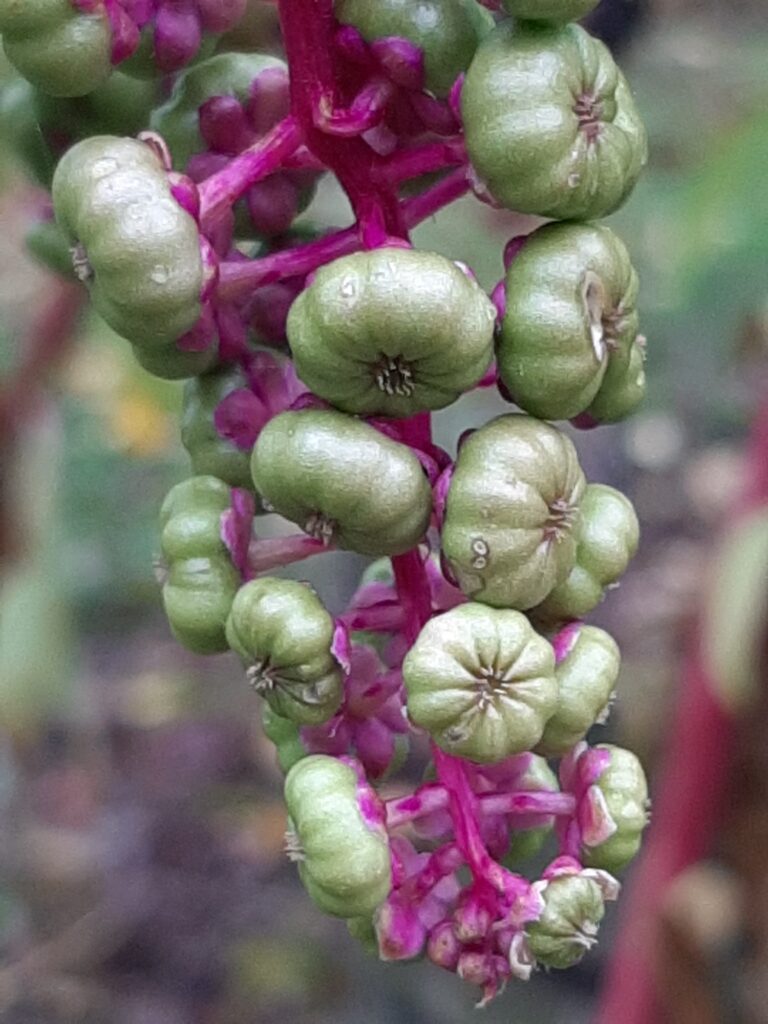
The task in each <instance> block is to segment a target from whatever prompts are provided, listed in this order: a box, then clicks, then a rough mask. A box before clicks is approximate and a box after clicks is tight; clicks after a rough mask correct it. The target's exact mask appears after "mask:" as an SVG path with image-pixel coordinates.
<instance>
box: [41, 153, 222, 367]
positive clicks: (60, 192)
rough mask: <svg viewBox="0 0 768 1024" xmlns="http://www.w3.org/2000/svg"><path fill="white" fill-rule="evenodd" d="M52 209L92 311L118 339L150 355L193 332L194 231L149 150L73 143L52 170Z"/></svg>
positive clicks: (198, 267)
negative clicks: (72, 250) (86, 289)
mask: <svg viewBox="0 0 768 1024" xmlns="http://www.w3.org/2000/svg"><path fill="white" fill-rule="evenodd" d="M53 205H54V210H55V212H56V219H57V221H58V222H59V224H60V225H61V227H62V229H63V230H64V232H65V234H66V235H67V236H68V237H69V238H70V240H71V242H72V244H73V245H74V246H75V263H76V269H77V270H78V271H79V276H80V277H81V279H82V280H84V281H85V282H86V283H87V284H88V287H89V290H90V292H91V298H92V300H93V304H94V306H95V308H96V309H97V311H98V312H99V313H101V315H102V316H103V317H104V319H105V320H106V321H107V323H108V324H109V325H110V327H112V328H113V329H114V330H115V331H117V333H118V334H122V335H123V337H125V338H128V340H129V341H132V342H134V343H135V344H136V345H137V346H141V347H142V348H146V349H149V348H156V349H157V348H159V347H162V346H166V347H167V346H169V345H170V344H171V343H173V342H174V341H175V340H176V339H177V338H178V337H180V336H181V335H183V334H185V333H186V332H187V331H188V330H190V328H191V327H193V326H194V324H195V323H196V321H197V320H198V318H199V316H200V308H201V307H200V289H201V286H202V283H203V264H202V258H201V256H200V243H199V239H198V233H197V225H196V224H195V221H194V220H193V219H192V217H190V215H189V214H188V213H186V211H185V210H183V209H182V208H181V206H179V204H178V203H177V202H176V200H175V199H174V198H173V196H172V195H171V191H170V187H169V184H168V179H167V176H166V173H165V171H164V169H163V167H162V165H161V164H160V161H159V159H158V157H157V156H156V154H155V152H154V151H153V150H152V149H151V148H150V147H149V146H147V145H145V144H144V143H143V142H138V141H137V140H135V139H121V138H117V137H114V136H108V135H104V136H94V137H93V138H90V139H85V140H84V141H82V142H78V143H77V145H75V146H73V147H72V149H70V150H69V151H68V152H67V153H66V154H65V155H64V157H63V158H62V160H61V162H60V163H59V166H58V167H57V168H56V173H55V175H54V178H53Z"/></svg>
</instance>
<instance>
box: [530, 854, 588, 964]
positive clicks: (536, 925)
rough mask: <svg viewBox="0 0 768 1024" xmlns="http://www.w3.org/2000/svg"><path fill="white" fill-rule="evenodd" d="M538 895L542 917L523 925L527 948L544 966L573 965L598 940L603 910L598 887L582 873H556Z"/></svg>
mask: <svg viewBox="0 0 768 1024" xmlns="http://www.w3.org/2000/svg"><path fill="white" fill-rule="evenodd" d="M541 895H542V897H543V899H544V910H543V911H542V914H541V917H540V918H539V919H538V921H533V922H531V923H530V924H529V925H527V926H526V933H527V936H528V946H529V948H530V951H531V953H533V955H534V956H535V957H536V960H537V961H538V962H539V963H540V964H543V965H544V966H545V967H555V968H558V969H564V968H566V967H573V966H574V964H577V963H578V962H579V961H580V960H581V959H582V958H583V957H584V955H585V953H587V952H588V951H589V950H590V949H591V948H592V946H594V945H595V943H596V942H597V932H598V929H599V926H600V922H601V921H602V919H603V915H604V913H605V905H604V902H603V894H602V892H601V891H600V886H599V885H598V884H597V882H595V881H593V880H592V879H591V878H586V877H584V875H577V874H572V875H558V876H556V877H555V878H553V879H551V881H549V882H546V883H545V884H544V885H543V887H542V889H541Z"/></svg>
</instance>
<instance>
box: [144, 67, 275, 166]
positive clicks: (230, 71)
mask: <svg viewBox="0 0 768 1024" xmlns="http://www.w3.org/2000/svg"><path fill="white" fill-rule="evenodd" d="M266 68H285V64H284V63H283V61H281V60H280V59H279V58H278V57H272V56H270V55H269V54H265V53H251V54H243V53H220V54H217V55H216V56H214V57H209V58H208V60H205V61H202V62H201V63H199V64H195V65H194V66H193V67H190V68H187V69H186V70H185V71H182V72H181V74H180V75H178V77H177V78H176V81H175V82H174V86H173V89H172V91H171V94H170V96H169V97H168V99H167V100H166V101H165V103H163V104H162V106H159V107H157V109H156V110H155V111H154V113H153V114H152V119H151V122H150V123H151V127H152V129H153V130H154V131H156V132H159V134H160V135H162V137H163V138H164V139H165V141H166V143H167V145H168V148H169V149H170V151H171V155H172V156H173V166H174V167H176V168H178V169H179V170H183V169H184V168H185V167H186V165H187V162H188V161H189V158H190V157H191V156H193V155H194V154H195V153H201V152H203V151H204V150H205V149H206V148H207V147H206V144H205V141H204V140H203V137H202V135H201V134H200V118H199V110H200V107H201V106H202V105H203V104H204V103H206V102H207V101H208V100H210V99H212V98H213V97H214V96H232V97H234V98H235V99H237V100H239V101H240V102H241V103H244V102H246V101H247V100H248V98H249V95H250V88H251V85H252V83H253V80H254V79H255V78H256V76H257V75H259V74H260V73H261V72H262V71H264V70H266Z"/></svg>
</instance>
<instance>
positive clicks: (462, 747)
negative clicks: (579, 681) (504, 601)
mask: <svg viewBox="0 0 768 1024" xmlns="http://www.w3.org/2000/svg"><path fill="white" fill-rule="evenodd" d="M403 681H404V683H405V688H406V691H407V694H408V717H409V718H410V719H411V721H412V722H413V723H414V725H417V726H420V727H421V728H423V729H426V731H427V732H428V733H429V734H430V736H431V737H432V738H433V740H434V741H435V743H437V745H438V746H439V747H441V748H442V749H443V750H445V751H447V752H448V753H449V754H457V755H458V756H460V757H466V758H469V759H470V760H472V761H479V762H481V763H495V762H497V761H501V760H503V759H504V758H505V757H510V756H511V755H512V754H518V753H521V752H522V751H524V750H529V749H530V748H531V747H532V746H533V745H534V744H535V743H537V742H538V740H539V739H540V738H541V734H542V732H543V731H544V726H545V725H546V722H547V719H548V718H549V716H550V715H551V714H552V712H553V711H554V710H555V707H556V705H557V682H556V680H555V655H554V651H553V650H552V647H551V646H550V644H548V643H547V641H546V640H545V639H544V638H543V637H540V636H539V635H538V634H537V633H535V632H534V631H533V629H532V627H531V625H530V623H529V622H528V620H527V619H526V617H525V616H524V615H521V614H520V613H519V612H515V611H509V610H507V609H498V608H488V607H487V606H486V605H482V604H475V603H474V602H469V603H467V604H462V605H459V606H458V607H456V608H453V609H451V611H448V612H445V613H444V614H442V615H437V616H436V617H435V618H433V619H430V621H429V622H428V623H427V624H426V625H425V626H424V628H423V629H422V631H421V633H419V636H418V638H417V640H416V642H415V643H414V645H413V647H412V648H411V649H410V651H409V652H408V654H407V655H406V657H405V661H404V662H403Z"/></svg>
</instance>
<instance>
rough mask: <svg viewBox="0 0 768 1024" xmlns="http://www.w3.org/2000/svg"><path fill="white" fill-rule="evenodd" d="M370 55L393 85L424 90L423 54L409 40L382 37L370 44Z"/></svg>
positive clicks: (397, 37) (396, 37) (398, 37)
mask: <svg viewBox="0 0 768 1024" xmlns="http://www.w3.org/2000/svg"><path fill="white" fill-rule="evenodd" d="M371 53H372V54H373V56H374V57H375V58H376V60H377V61H378V62H379V65H380V66H381V69H382V70H383V71H384V72H385V73H386V75H387V77H388V78H390V79H391V80H392V81H393V82H394V83H395V85H399V86H401V87H402V88H403V89H423V88H424V54H423V52H422V51H421V50H420V49H419V47H418V46H416V45H414V43H412V42H411V41H410V39H403V38H402V37H400V36H384V37H382V38H381V39H375V40H374V41H373V42H372V43H371Z"/></svg>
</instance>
